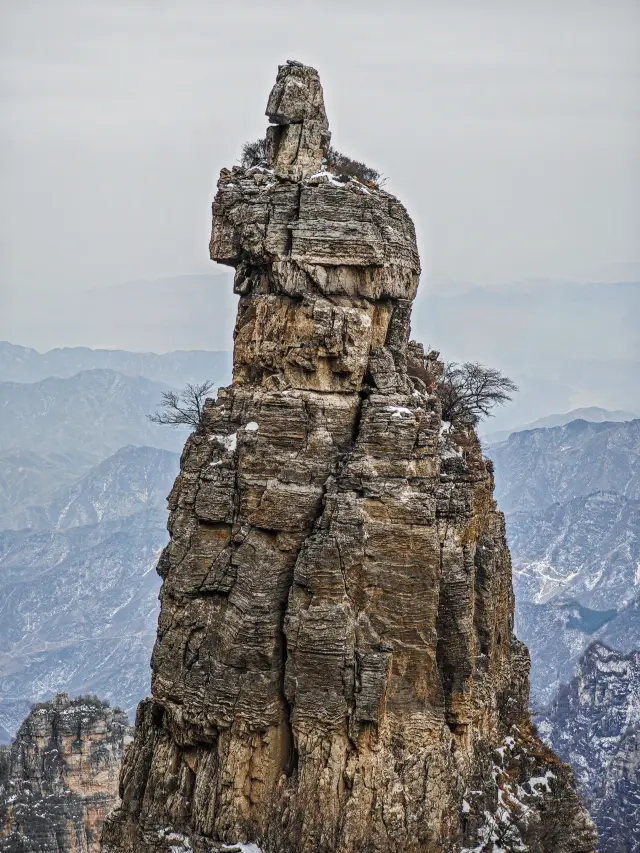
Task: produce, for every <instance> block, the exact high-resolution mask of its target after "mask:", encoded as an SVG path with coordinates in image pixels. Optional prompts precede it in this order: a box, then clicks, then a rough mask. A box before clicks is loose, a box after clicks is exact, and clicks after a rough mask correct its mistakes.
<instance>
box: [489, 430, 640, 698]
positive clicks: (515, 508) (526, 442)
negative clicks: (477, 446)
mask: <svg viewBox="0 0 640 853" xmlns="http://www.w3.org/2000/svg"><path fill="white" fill-rule="evenodd" d="M487 453H488V455H490V456H491V457H492V458H493V460H494V469H495V476H496V492H497V494H498V503H499V505H500V506H503V507H506V509H507V510H508V511H507V513H506V515H507V536H508V540H509V546H510V548H511V557H512V562H513V569H514V574H513V577H514V589H515V594H516V625H517V631H518V635H519V636H520V637H521V639H523V640H524V641H525V642H526V643H527V645H528V646H529V650H530V652H531V660H532V670H531V686H532V701H533V703H534V705H535V706H536V707H539V706H541V705H543V704H546V703H547V702H549V701H550V700H551V698H552V697H553V695H554V693H555V691H556V690H557V688H558V686H559V685H560V683H561V682H563V681H567V680H569V679H570V678H571V677H572V676H573V674H574V672H575V667H576V665H577V662H578V660H579V658H580V656H581V654H582V653H583V651H584V650H585V649H586V647H587V646H588V645H589V643H590V642H592V641H593V640H594V639H599V640H601V641H602V642H606V643H609V644H611V645H612V646H613V647H615V648H617V649H619V650H621V651H624V652H628V651H631V650H633V649H635V648H640V613H639V611H638V599H639V596H640V570H639V568H638V567H639V566H640V500H639V496H638V493H639V491H640V479H639V478H640V420H633V421H627V422H623V423H586V422H585V421H574V422H572V423H570V424H567V425H566V426H562V427H554V428H551V429H546V428H545V429H536V430H530V431H527V432H521V433H515V434H513V435H512V436H511V437H510V438H509V440H508V441H506V442H503V443H502V444H498V445H494V446H493V447H490V448H488V450H487Z"/></svg>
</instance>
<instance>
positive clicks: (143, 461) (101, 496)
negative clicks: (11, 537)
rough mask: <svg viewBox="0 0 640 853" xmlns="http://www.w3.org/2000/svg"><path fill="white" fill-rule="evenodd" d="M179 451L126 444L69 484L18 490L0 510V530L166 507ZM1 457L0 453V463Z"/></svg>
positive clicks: (60, 525)
mask: <svg viewBox="0 0 640 853" xmlns="http://www.w3.org/2000/svg"><path fill="white" fill-rule="evenodd" d="M177 460H178V455H177V454H176V453H171V452H170V451H168V450H162V449H160V448H157V447H133V446H128V447H123V448H121V449H120V450H118V451H116V453H114V454H113V456H110V457H109V458H108V459H105V460H104V462H101V463H100V464H99V465H96V466H95V467H93V468H91V469H90V470H89V472H88V473H87V474H85V475H84V476H83V477H81V478H80V479H78V480H76V482H74V483H72V484H71V485H63V486H61V487H59V488H57V489H55V490H54V491H53V492H52V493H51V494H49V495H48V496H47V497H46V500H45V501H43V500H42V498H43V493H42V492H39V493H38V495H37V497H38V498H39V499H40V500H39V501H37V500H36V499H35V497H36V496H29V497H28V498H27V499H25V497H24V495H23V494H16V495H15V496H14V498H13V500H12V501H11V495H7V503H9V504H10V506H9V507H7V508H5V511H4V512H0V530H22V529H24V528H27V527H28V528H29V529H30V530H32V531H33V530H43V529H46V528H52V529H53V530H67V529H69V528H70V527H80V526H81V525H83V524H97V523H99V522H103V521H117V520H118V519H121V518H124V517H126V516H130V515H134V514H135V513H136V512H139V511H141V510H143V509H148V508H149V507H150V506H153V507H164V505H165V498H166V496H167V495H168V494H169V491H170V490H171V487H172V485H173V481H174V480H175V477H176V471H177V464H178V463H177ZM1 461H2V456H1V455H0V462H1Z"/></svg>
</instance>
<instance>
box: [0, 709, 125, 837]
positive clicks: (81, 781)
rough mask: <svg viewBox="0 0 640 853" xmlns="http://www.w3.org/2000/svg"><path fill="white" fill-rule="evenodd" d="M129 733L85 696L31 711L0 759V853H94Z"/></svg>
mask: <svg viewBox="0 0 640 853" xmlns="http://www.w3.org/2000/svg"><path fill="white" fill-rule="evenodd" d="M129 733H130V726H129V724H128V721H127V715H126V714H125V713H124V711H120V710H118V709H114V708H109V707H108V706H106V705H104V704H103V703H102V702H100V701H97V700H94V699H93V698H91V697H89V698H87V697H85V698H81V699H76V700H69V698H68V696H67V695H66V694H65V693H61V694H59V695H58V696H57V697H56V698H55V699H53V700H52V701H51V702H43V703H42V704H40V705H38V706H36V707H35V708H34V710H33V711H32V712H31V713H30V714H29V716H28V717H27V718H26V719H25V721H24V722H23V723H22V725H21V726H20V729H19V730H18V733H17V735H16V738H15V740H14V741H13V743H12V745H11V747H3V749H2V754H1V755H0V851H2V853H98V851H99V850H100V832H101V830H102V824H103V822H104V819H105V817H106V815H107V814H108V812H109V811H111V809H113V807H114V806H115V804H116V799H117V787H118V774H119V772H120V763H121V761H122V755H123V753H124V747H125V744H126V743H127V741H128V740H130V739H131V738H130V734H129Z"/></svg>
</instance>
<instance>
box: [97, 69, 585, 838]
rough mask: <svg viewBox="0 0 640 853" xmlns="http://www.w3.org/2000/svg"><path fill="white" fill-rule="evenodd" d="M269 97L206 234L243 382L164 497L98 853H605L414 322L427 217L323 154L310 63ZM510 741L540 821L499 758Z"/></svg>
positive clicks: (480, 464)
mask: <svg viewBox="0 0 640 853" xmlns="http://www.w3.org/2000/svg"><path fill="white" fill-rule="evenodd" d="M267 113H268V115H269V116H270V118H272V119H273V120H274V121H276V122H279V123H280V124H279V125H277V126H276V127H275V129H273V128H272V130H271V132H270V136H269V139H270V146H271V147H270V156H271V159H272V165H273V167H274V168H273V172H272V171H270V170H262V169H258V168H253V169H241V168H239V167H236V168H234V170H232V171H228V170H223V171H222V173H221V177H220V182H219V185H218V193H217V195H216V199H215V201H214V204H213V227H212V239H211V245H210V249H211V256H212V258H213V259H214V260H218V261H221V262H223V263H227V264H230V265H232V266H234V267H235V268H236V279H235V287H236V290H237V291H238V292H239V293H240V294H241V299H240V303H239V307H238V318H237V323H236V330H235V335H234V340H235V347H234V379H233V384H232V385H231V386H229V387H228V388H224V389H220V391H219V393H218V397H217V400H216V401H215V402H213V401H212V403H211V404H210V405H208V406H207V407H206V408H205V411H204V416H203V419H202V424H201V426H200V427H199V429H197V430H196V432H195V433H194V434H193V435H192V436H191V437H190V438H189V440H188V441H187V444H186V446H185V449H184V452H183V455H182V459H181V471H180V474H179V476H178V479H177V480H176V483H175V485H174V488H173V490H172V492H171V495H170V498H169V507H170V511H171V514H170V519H169V532H170V535H171V541H170V543H169V545H168V547H167V548H166V549H165V551H164V553H163V555H162V557H161V559H160V562H159V565H158V571H159V573H160V574H161V576H162V578H163V587H162V591H161V613H160V619H159V623H158V636H157V641H156V646H155V649H154V654H153V660H152V667H153V682H152V693H153V696H152V698H150V699H148V700H145V701H144V702H143V703H141V705H140V707H139V710H138V717H137V720H136V736H135V740H134V744H133V746H132V748H131V749H130V750H129V751H128V752H127V757H126V760H125V762H124V765H123V771H122V775H121V796H122V805H121V806H120V807H119V808H118V809H117V810H116V811H115V812H114V813H113V814H112V815H111V816H110V818H109V820H108V821H107V823H106V824H105V829H104V833H103V851H104V853H115V851H119V853H134V851H135V853H160V851H168V850H169V849H170V845H171V842H170V841H169V840H168V835H167V833H171V834H172V835H175V837H176V838H180V839H182V841H181V842H180V843H181V844H182V845H183V846H185V847H186V848H187V849H193V850H194V851H201V850H202V851H204V850H210V849H211V848H212V846H213V845H215V844H218V843H219V842H221V841H228V842H233V843H237V842H238V841H255V842H257V843H259V844H260V846H261V848H262V849H263V850H264V851H265V853H294V851H295V853H356V851H365V850H366V851H368V853H392V851H394V852H395V853H419V851H420V853H436V851H443V850H447V851H451V853H453V851H456V853H458V851H460V853H461V851H469V850H471V849H473V850H476V851H481V850H482V851H485V850H486V851H490V850H491V851H492V850H494V849H496V848H495V844H496V843H497V842H498V841H499V840H500V837H501V836H500V834H499V833H503V834H504V832H506V831H507V830H508V832H509V833H510V834H511V835H512V837H513V838H514V839H519V840H518V844H523V845H526V847H525V848H523V847H520V848H519V849H527V850H528V851H530V853H547V851H549V850H551V849H553V850H554V851H555V853H592V851H593V850H594V849H595V831H594V827H593V824H592V822H591V820H590V818H589V816H588V814H587V812H586V811H585V809H584V807H583V806H582V805H581V803H580V801H579V799H578V796H577V794H576V792H575V788H574V785H573V780H572V777H571V772H570V770H569V768H568V767H566V766H564V765H562V764H561V763H560V762H559V761H558V759H557V758H556V756H555V755H554V754H553V753H552V752H551V751H550V750H549V749H548V748H546V747H545V746H544V745H543V744H542V742H541V741H540V740H539V739H538V738H537V737H536V736H535V734H534V733H533V732H532V730H531V726H530V720H529V714H528V710H527V704H528V690H529V681H528V675H529V658H528V654H527V651H526V648H525V647H524V646H523V645H522V644H521V643H520V642H518V640H517V639H516V638H515V636H514V633H513V591H512V584H511V565H510V559H509V552H508V550H507V547H506V541H505V529H504V519H503V516H502V514H501V513H500V512H498V511H497V508H496V505H495V502H494V500H493V477H492V467H491V464H490V463H489V462H487V461H486V460H485V459H484V458H483V456H482V452H481V448H480V445H479V443H478V440H477V437H476V435H475V434H474V432H473V431H471V430H469V429H466V428H456V427H453V428H451V429H448V430H447V429H445V428H443V427H444V425H443V423H442V419H441V407H440V401H439V399H438V397H437V395H436V394H435V392H434V391H435V387H436V386H437V381H438V377H439V376H440V374H441V371H442V369H443V368H442V364H441V362H439V361H438V360H437V355H436V354H429V355H428V356H425V354H424V352H423V350H422V348H421V347H420V346H419V345H418V344H415V343H413V344H410V342H409V332H410V315H411V300H412V299H413V296H414V295H415V291H416V286H417V280H418V275H419V259H418V256H417V251H416V243H415V232H414V228H413V224H412V223H411V220H410V218H409V216H408V214H407V212H406V211H405V209H404V207H403V206H402V205H401V204H400V203H399V202H398V201H397V200H396V199H394V198H393V197H392V196H390V195H389V194H388V193H385V192H383V191H381V190H378V189H373V188H369V187H365V186H364V185H362V184H360V183H359V182H357V181H347V182H338V181H335V180H334V179H332V177H331V176H330V175H324V176H323V175H320V176H317V177H314V176H313V174H312V173H313V172H314V171H315V170H317V169H318V167H319V164H320V162H321V159H322V154H323V150H324V145H325V144H326V142H325V140H326V133H327V124H326V117H325V115H324V107H323V102H322V92H321V89H320V84H319V80H318V77H317V72H315V70H314V69H311V68H307V67H300V66H292V65H287V66H283V67H281V68H280V69H279V72H278V79H277V82H276V86H275V87H274V90H273V92H272V94H271V96H270V99H269V106H268V108H267ZM507 738H508V739H509V740H508V744H509V750H510V751H509V755H508V756H507V755H506V753H505V755H504V761H505V767H504V772H505V774H506V775H507V776H508V778H509V779H510V780H513V781H514V782H517V785H516V786H515V787H514V788H513V795H514V797H518V793H519V790H520V788H522V789H523V790H525V791H526V792H527V793H525V794H524V795H523V796H524V799H525V800H526V807H527V808H528V812H527V814H528V817H527V820H522V819H521V817H522V815H521V813H519V812H518V810H517V808H516V806H515V802H514V803H513V808H511V806H509V808H508V809H507V810H506V811H505V808H504V803H503V797H504V791H503V788H504V780H502V779H501V778H500V776H499V774H498V773H497V772H496V771H495V768H494V763H495V762H494V758H493V756H494V753H495V752H496V750H498V749H500V748H501V745H504V744H505V743H506V739H507ZM540 778H542V779H543V780H544V784H543V783H541V782H540V781H539V779H540ZM518 786H519V787H518ZM478 792H479V793H478ZM467 796H468V797H469V798H471V799H469V800H468V799H466V797H467ZM549 845H551V846H549ZM513 849H518V848H516V847H514V848H513Z"/></svg>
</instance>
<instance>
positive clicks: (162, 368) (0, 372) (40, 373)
mask: <svg viewBox="0 0 640 853" xmlns="http://www.w3.org/2000/svg"><path fill="white" fill-rule="evenodd" d="M231 361H232V358H231V353H230V352H226V351H223V350H217V351H216V350H213V351H208V350H178V351H173V352H168V353H161V354H159V353H154V352H130V351H126V350H107V349H89V348H88V347H64V348H61V349H53V350H49V351H48V352H44V353H40V352H38V351H37V350H35V349H32V348H30V347H22V346H17V345H16V344H11V343H9V342H8V341H0V380H2V381H12V382H28V383H32V382H39V381H41V380H43V379H47V378H49V377H58V378H60V379H67V378H69V377H71V376H75V375H76V374H77V373H80V372H81V371H83V370H114V371H116V372H118V373H123V374H124V375H125V376H141V377H144V378H145V379H151V380H153V381H155V382H164V383H166V384H168V385H173V386H176V387H182V386H183V385H185V384H186V383H187V382H204V381H205V380H207V379H209V380H211V381H212V382H215V383H216V384H219V385H220V384H225V382H226V381H227V380H228V378H229V377H230V376H231Z"/></svg>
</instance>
